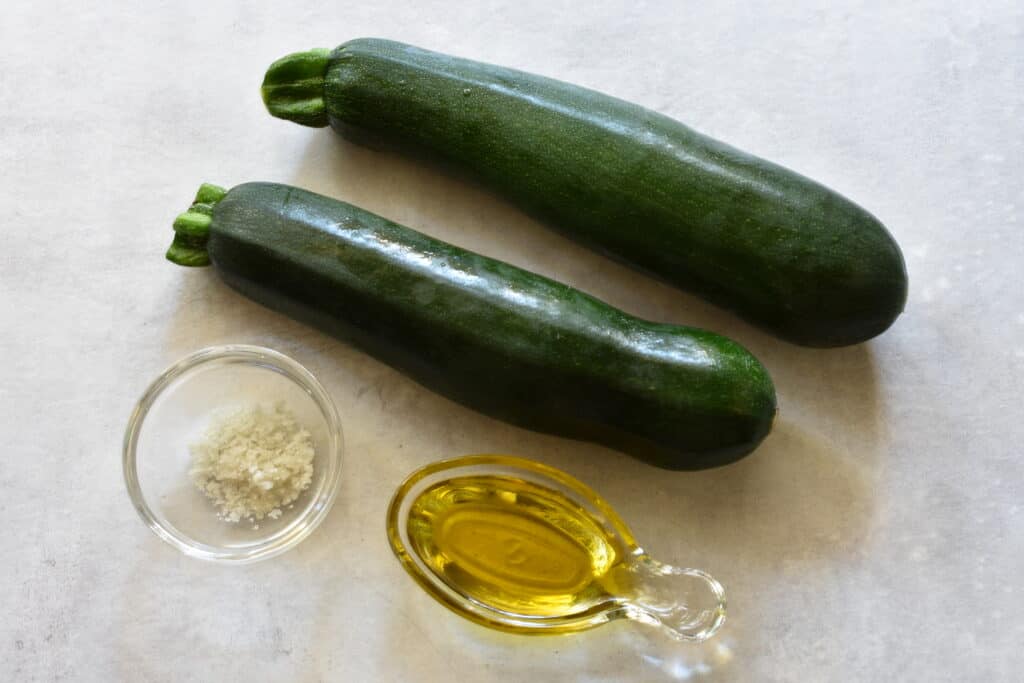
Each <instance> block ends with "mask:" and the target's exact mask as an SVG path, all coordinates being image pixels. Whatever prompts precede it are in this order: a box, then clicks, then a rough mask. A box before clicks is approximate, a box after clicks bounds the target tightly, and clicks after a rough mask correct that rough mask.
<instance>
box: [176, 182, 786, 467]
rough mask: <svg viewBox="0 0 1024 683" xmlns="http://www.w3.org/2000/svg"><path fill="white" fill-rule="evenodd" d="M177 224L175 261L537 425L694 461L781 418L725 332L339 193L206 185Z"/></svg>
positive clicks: (652, 459) (659, 458) (672, 463)
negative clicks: (602, 292)
mask: <svg viewBox="0 0 1024 683" xmlns="http://www.w3.org/2000/svg"><path fill="white" fill-rule="evenodd" d="M197 226H199V227H197ZM175 232H176V233H177V234H176V237H175V243H174V244H173V245H172V247H171V249H170V250H169V251H168V253H167V257H168V258H169V259H170V260H172V261H174V262H175V263H179V264H181V265H204V263H210V262H212V264H213V265H214V266H215V267H216V268H217V271H218V272H219V274H220V275H221V277H222V278H223V279H224V280H225V281H226V282H227V283H228V284H229V285H231V286H232V287H234V288H235V289H237V290H238V291H240V292H242V293H243V294H245V295H246V296H248V297H250V298H252V299H254V300H256V301H258V302H260V303H262V304H264V305H266V306H268V307H270V308H272V309H275V310H278V311H281V312H284V313H286V314H288V315H290V316H292V317H295V318H297V319H300V320H303V321H306V322H309V323H311V324H313V325H315V326H317V327H319V328H321V329H323V330H325V331H327V332H329V333H331V334H334V335H336V336H337V337H339V338H341V339H343V340H345V341H348V342H351V343H353V344H354V345H356V346H357V347H359V348H360V349H362V350H363V351H365V352H367V353H369V354H370V355H372V356H374V357H376V358H378V359H380V360H382V361H384V362H386V363H388V364H390V365H392V366H393V367H395V368H397V369H399V370H401V371H402V372H404V373H406V374H407V375H409V376H410V377H412V378H413V379H415V380H416V381H418V382H420V383H421V384H423V385H424V386H426V387H428V388H430V389H432V390H434V391H436V392H438V393H440V394H442V395H444V396H447V397H449V398H451V399H453V400H455V401H457V402H459V403H462V404H464V405H466V406H468V407H471V408H474V409H476V410H479V411H481V412H483V413H486V414H488V415H491V416H493V417H496V418H499V419H502V420H505V421H507V422H511V423H513V424H517V425H520V426H523V427H526V428H528V429H533V430H537V431H542V432H547V433H551V434H557V435H560V436H566V437H570V438H577V439H583V440H588V441H594V442H597V443H601V444H605V445H608V446H612V447H614V448H617V449H619V450H622V451H623V452H626V453H629V454H631V455H634V456H636V457H638V458H640V459H642V460H644V461H646V462H648V463H650V464H652V465H655V466H658V467H663V468H667V469H673V470H688V469H703V468H707V467H715V466H718V465H724V464H726V463H729V462H733V461H734V460H737V459H739V458H741V457H743V456H744V455H746V454H747V453H749V452H751V451H752V450H753V449H754V448H755V447H756V446H757V445H758V443H760V442H761V440H762V439H763V438H764V437H765V436H766V435H767V434H768V432H769V430H770V429H771V425H772V421H773V419H774V417H775V390H774V387H773V385H772V381H771V378H770V377H769V375H768V372H767V371H766V370H765V368H764V366H762V365H761V363H759V362H758V360H757V359H756V358H754V357H753V356H752V355H751V354H750V353H749V352H748V351H746V350H745V349H744V348H743V347H741V346H740V345H739V344H736V343H735V342H733V341H731V340H729V339H726V338H725V337H722V336H720V335H717V334H713V333H711V332H705V331H702V330H696V329H692V328H686V327H680V326H677V325H666V324H659V323H654V322H648V321H645V320H640V319H639V318H635V317H633V316H631V315H628V314H627V313H624V312H622V311H620V310H618V309H616V308H613V307H611V306H609V305H607V304H605V303H603V302H601V301H598V300H597V299H595V298H593V297H591V296H588V295H587V294H584V293H583V292H580V291H578V290H576V289H573V288H571V287H568V286H566V285H563V284H560V283H558V282H554V281H552V280H549V279H547V278H545V277H542V276H540V275H536V274H534V273H530V272H528V271H525V270H522V269H520V268H516V267H515V266H511V265H509V264H507V263H502V262H501V261H496V260H494V259H490V258H487V257H484V256H481V255H479V254H475V253H473V252H469V251H466V250H464V249H460V248H459V247H456V246H453V245H451V244H447V243H445V242H442V241H440V240H436V239H433V238H431V237H428V236H426V235H423V234H421V233H418V232H416V231H414V230H411V229H409V228H406V227H403V226H401V225H398V224H396V223H392V222H391V221H388V220H386V219H384V218H381V217H380V216H376V215H374V214H371V213H369V212H366V211H363V210H362V209H359V208H357V207H354V206H352V205H350V204H346V203H344V202H340V201H336V200H333V199H330V198H328V197H324V196H321V195H317V194H313V193H311V192H306V191H304V190H300V189H298V188H294V187H289V186H286V185H276V184H270V183H249V184H245V185H240V186H238V187H235V188H234V189H232V190H230V191H228V192H226V193H225V192H224V190H222V189H220V188H216V187H214V186H210V185H204V186H203V188H202V189H201V190H200V192H199V195H198V196H197V198H196V202H195V203H194V204H193V206H192V208H191V209H190V210H189V211H188V212H186V213H184V214H182V215H181V216H179V217H178V219H177V220H176V221H175ZM182 240H184V242H182Z"/></svg>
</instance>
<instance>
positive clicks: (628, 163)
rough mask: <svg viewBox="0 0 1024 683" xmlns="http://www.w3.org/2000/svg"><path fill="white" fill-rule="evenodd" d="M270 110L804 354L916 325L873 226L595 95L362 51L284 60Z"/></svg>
mask: <svg viewBox="0 0 1024 683" xmlns="http://www.w3.org/2000/svg"><path fill="white" fill-rule="evenodd" d="M263 97H264V101H265V102H266V104H267V108H268V109H269V110H270V112H271V113H272V114H273V115H274V116H278V117H281V118H285V119H290V120H293V121H297V122H299V123H302V124H305V125H310V126H325V125H328V124H330V125H331V126H332V127H334V128H335V129H336V130H338V131H339V132H341V133H342V134H344V135H346V136H348V137H350V138H352V139H353V140H356V141H361V142H362V141H367V140H372V141H376V142H378V143H385V144H389V145H390V146H391V147H397V148H399V149H403V150H409V151H413V152H417V153H419V154H421V155H422V154H425V155H426V156H428V157H433V158H438V159H440V160H443V161H444V162H447V163H448V165H449V166H453V167H455V168H457V169H461V170H463V171H465V172H467V173H468V174H470V175H472V176H474V177H476V178H479V179H480V180H482V181H483V182H484V183H485V184H487V185H489V186H490V187H492V188H494V189H496V190H498V191H499V192H501V193H503V194H505V195H506V196H508V197H510V198H512V199H514V200H516V201H517V202H518V203H519V204H520V205H521V206H523V207H524V208H525V209H526V210H528V211H530V212H531V213H533V214H535V215H537V216H538V217H540V218H542V219H544V220H546V221H548V222H550V223H551V224H553V225H554V226H555V227H557V228H559V229H561V230H562V231H564V232H565V233H566V234H568V235H569V236H571V237H573V238H575V239H578V240H580V241H582V242H584V243H587V244H589V245H591V246H593V247H595V248H597V249H599V250H601V251H603V252H605V253H607V254H610V255H612V256H614V257H616V258H618V259H621V260H623V261H625V262H627V263H630V264H632V265H634V266H636V267H638V268H641V269H643V270H646V271H648V272H650V273H652V274H655V275H657V276H659V277H661V278H664V279H665V280H667V281H669V282H671V283H674V284H676V285H678V286H680V287H682V288H684V289H687V290H690V291H692V292H695V293H697V294H700V295H702V296H704V297H705V298H707V299H709V300H710V301H713V302H715V303H717V304H719V305H721V306H724V307H726V308H729V309H733V310H735V311H736V312H737V313H739V314H740V315H742V316H744V317H745V318H746V319H748V320H750V321H752V322H754V323H756V324H759V325H761V326H763V327H765V328H767V329H768V330H770V331H773V332H774V333H776V334H778V335H779V336H781V337H783V338H784V339H788V340H790V341H793V342H796V343H798V344H805V345H809V346H841V345H845V344H854V343H857V342H861V341H864V340H866V339H870V338H871V337H873V336H875V335H877V334H879V333H881V332H882V331H884V330H885V329H886V328H888V327H889V325H890V324H892V322H893V321H894V320H895V319H896V317H897V316H898V315H899V314H900V312H901V311H902V310H903V305H904V303H905V300H906V292H907V276H906V269H905V267H904V264H903V256H902V254H901V253H900V249H899V247H898V246H897V245H896V243H895V242H894V241H893V239H892V237H891V236H890V235H889V233H888V232H887V231H886V229H885V227H884V226H883V225H882V224H881V223H879V221H878V220H877V219H875V217H874V216H872V215H871V214H869V213H868V212H867V211H865V210H864V209H862V208H860V207H859V206H857V205H856V204H853V203H852V202H850V201H849V200H847V199H845V198H843V197H842V196H840V195H839V194H837V193H835V192H833V191H831V190H829V189H827V188H825V187H823V186H822V185H819V184H818V183H816V182H814V181H812V180H809V179H807V178H805V177H803V176H801V175H798V174H796V173H793V172H791V171H788V170H786V169H784V168H782V167H780V166H777V165H775V164H772V163H769V162H767V161H764V160H763V159H759V158H757V157H754V156H751V155H749V154H745V153H744V152H741V151H739V150H737V149H734V148H732V147H729V146H728V145H725V144H723V143H721V142H718V141H716V140H712V139H711V138H708V137H705V136H704V135H701V134H700V133H697V132H696V131H694V130H691V129H690V128H687V127H686V126H684V125H682V124H680V123H678V122H677V121H674V120H672V119H669V118H667V117H665V116H661V115H659V114H656V113H654V112H652V111H648V110H647V109H644V108H642V107H639V106H636V105H633V104H630V103H628V102H623V101H622V100H618V99H615V98H612V97H608V96H607V95H603V94H601V93H598V92H594V91H592V90H587V89H584V88H580V87H577V86H573V85H570V84H568V83H562V82H560V81H555V80H552V79H549V78H542V77H540V76H534V75H531V74H527V73H523V72H520V71H514V70H512V69H506V68H503V67H498V66H492V65H489V64H481V63H478V62H473V61H469V60H465V59H457V58H455V57H450V56H448V55H443V54H439V53H436V52H429V51H427V50H421V49H419V48H416V47H412V46H409V45H404V44H401V43H395V42H391V41H386V40H373V39H360V40H353V41H350V42H348V43H345V44H344V45H342V46H340V47H338V48H337V49H335V50H333V51H328V50H311V51H308V52H302V53H297V54H294V55H291V56H288V57H285V58H284V59H282V60H279V61H278V62H276V63H275V64H274V65H273V66H271V67H270V69H269V71H268V72H267V75H266V79H265V80H264V83H263Z"/></svg>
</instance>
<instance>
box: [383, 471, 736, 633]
mask: <svg viewBox="0 0 1024 683" xmlns="http://www.w3.org/2000/svg"><path fill="white" fill-rule="evenodd" d="M387 531H388V537H389V540H390V542H391V547H392V549H393V550H394V552H395V554H396V555H397V557H398V559H399V560H400V561H401V563H402V564H403V566H404V567H405V568H406V570H407V571H408V572H409V574H410V575H411V576H412V577H413V578H414V579H415V580H416V581H417V582H418V583H419V584H420V586H422V587H423V588H424V589H425V590H426V591H427V592H428V593H429V594H430V595H431V596H433V597H434V598H435V599H437V600H438V601H439V602H441V604H443V605H445V606H446V607H448V608H449V609H451V610H453V611H454V612H456V613H457V614H459V615H461V616H463V617H465V618H467V619H470V620H472V621H475V622H477V623H479V624H482V625H484V626H489V627H491V628H496V629H500V630H503V631H511V632H515V633H528V634H545V633H570V632H574V631H581V630H584V629H589V628H593V627H595V626H599V625H601V624H604V623H607V622H609V621H612V620H614V619H620V618H628V619H633V620H636V621H639V622H641V623H644V624H647V625H650V626H655V627H658V628H660V629H661V631H662V632H663V633H665V634H666V635H668V636H670V637H671V638H673V639H675V640H685V641H702V640H706V639H707V638H710V637H711V636H712V635H714V634H715V632H717V631H718V629H719V628H720V627H721V625H722V623H723V621H724V620H725V592H724V590H723V588H722V586H721V584H719V583H718V582H717V581H716V580H715V579H713V578H712V577H711V576H709V575H708V574H706V573H705V572H703V571H700V570H698V569H680V568H677V567H672V566H669V565H666V564H662V563H660V562H658V561H656V560H654V559H652V558H651V557H649V556H648V555H647V554H646V553H645V552H644V550H643V549H642V548H640V546H639V545H638V544H637V542H636V540H635V539H634V538H633V535H632V533H631V532H630V531H629V529H628V528H627V527H626V525H625V524H624V523H623V522H622V520H621V519H620V518H619V516H618V515H617V514H616V513H615V511H614V510H613V509H612V508H611V507H610V506H609V505H608V503H606V502H605V501H604V500H603V499H601V497H600V496H598V495H597V494H596V493H594V492H593V491H592V490H591V489H590V488H588V487H587V486H585V485H584V484H582V483H581V482H579V481H577V480H576V479H574V478H573V477H571V476H569V475H568V474H566V473H564V472H562V471H560V470H557V469H554V468H552V467H548V466H546V465H542V464H540V463H536V462H533V461H530V460H526V459H523V458H515V457H510V456H501V455H471V456H466V457H462V458H456V459H454V460H446V461H441V462H437V463H433V464H431V465H428V466H426V467H424V468H422V469H420V470H417V471H416V472H414V473H413V474H411V475H410V476H409V477H408V478H407V479H406V480H405V482H403V483H402V485H401V486H400V487H399V488H398V490H397V492H396V493H395V496H394V498H393V499H392V501H391V505H390V508H389V509H388V518H387Z"/></svg>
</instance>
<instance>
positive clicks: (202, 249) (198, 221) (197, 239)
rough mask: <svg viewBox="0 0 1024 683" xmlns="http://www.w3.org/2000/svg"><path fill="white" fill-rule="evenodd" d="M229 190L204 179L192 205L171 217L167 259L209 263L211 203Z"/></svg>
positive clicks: (211, 219)
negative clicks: (208, 241)
mask: <svg viewBox="0 0 1024 683" xmlns="http://www.w3.org/2000/svg"><path fill="white" fill-rule="evenodd" d="M227 193H228V191H227V190H225V189H224V188H223V187H218V186H216V185H211V184H209V183H203V184H202V185H201V186H200V187H199V191H198V192H196V198H195V200H194V201H193V202H192V206H190V207H189V208H188V211H186V212H185V213H183V214H179V215H178V217H177V218H175V219H174V241H173V242H171V246H170V248H169V249H168V250H167V254H166V256H167V260H168V261H171V262H172V263H177V264H178V265H179V266H192V267H195V266H208V265H210V254H209V253H208V252H207V251H206V240H207V239H208V238H209V236H210V223H212V222H213V207H214V205H216V204H217V202H219V201H220V200H221V199H223V198H224V195H226V194H227Z"/></svg>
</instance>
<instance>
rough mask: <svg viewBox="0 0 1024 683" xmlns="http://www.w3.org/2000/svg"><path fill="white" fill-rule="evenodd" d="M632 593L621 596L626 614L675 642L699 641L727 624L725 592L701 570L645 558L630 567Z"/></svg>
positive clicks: (640, 556)
mask: <svg viewBox="0 0 1024 683" xmlns="http://www.w3.org/2000/svg"><path fill="white" fill-rule="evenodd" d="M627 568H628V571H629V574H630V576H629V579H630V580H629V585H630V587H631V588H630V590H629V592H628V594H626V595H622V596H620V597H621V599H622V601H623V603H624V607H625V615H626V616H627V617H629V618H630V619H634V620H636V621H639V622H641V623H644V624H647V625H649V626H656V627H659V628H661V630H662V631H663V632H664V633H666V634H667V635H668V636H670V637H671V638H673V639H675V640H688V641H695V642H700V641H703V640H707V639H708V638H710V637H711V636H713V635H714V634H715V633H716V632H717V631H718V629H719V628H720V627H721V626H722V622H724V621H725V589H724V588H722V584H720V583H718V581H716V580H715V579H714V578H713V577H712V576H711V575H710V574H708V573H707V572H703V571H701V570H700V569H682V568H679V567H673V566H671V565H667V564H662V563H661V562H658V561H657V560H654V559H652V558H650V557H648V556H646V555H639V556H635V557H634V559H633V561H632V562H631V563H629V564H628V565H627Z"/></svg>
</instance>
